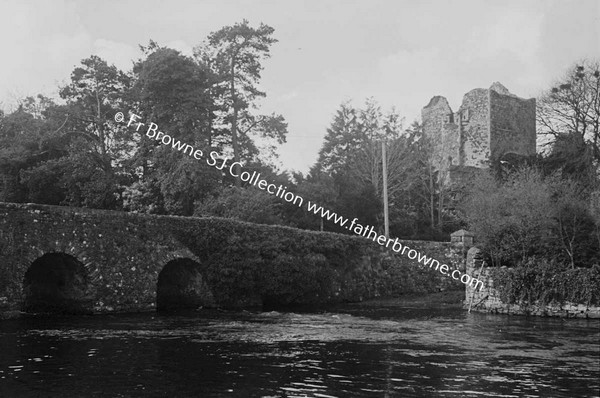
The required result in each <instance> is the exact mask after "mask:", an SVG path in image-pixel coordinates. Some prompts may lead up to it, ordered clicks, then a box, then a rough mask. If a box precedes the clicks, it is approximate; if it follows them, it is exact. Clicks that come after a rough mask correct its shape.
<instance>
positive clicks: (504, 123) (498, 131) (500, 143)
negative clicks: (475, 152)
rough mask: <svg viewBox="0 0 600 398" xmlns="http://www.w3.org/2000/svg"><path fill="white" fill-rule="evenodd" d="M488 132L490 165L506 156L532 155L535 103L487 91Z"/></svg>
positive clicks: (534, 134)
mask: <svg viewBox="0 0 600 398" xmlns="http://www.w3.org/2000/svg"><path fill="white" fill-rule="evenodd" d="M490 131H491V134H490V139H491V141H490V148H491V153H490V156H491V159H492V161H494V160H498V159H500V158H501V157H502V156H503V155H505V154H508V153H512V154H517V155H520V156H524V157H526V156H532V155H535V153H536V131H535V99H534V98H532V99H522V98H518V97H516V96H514V95H504V94H501V93H498V92H496V91H494V90H490Z"/></svg>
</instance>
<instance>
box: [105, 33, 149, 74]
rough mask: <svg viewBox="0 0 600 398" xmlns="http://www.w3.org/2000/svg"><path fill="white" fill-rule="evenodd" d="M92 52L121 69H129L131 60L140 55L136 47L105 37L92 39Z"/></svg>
mask: <svg viewBox="0 0 600 398" xmlns="http://www.w3.org/2000/svg"><path fill="white" fill-rule="evenodd" d="M94 54H96V55H98V56H99V57H100V58H102V59H104V60H105V61H106V62H108V64H109V65H110V64H114V65H115V66H116V67H117V68H119V69H121V70H128V69H131V65H132V63H133V61H134V60H136V59H138V58H140V56H141V53H140V51H139V49H138V48H136V47H134V46H132V45H130V44H126V43H122V42H116V41H112V40H107V39H96V40H95V41H94Z"/></svg>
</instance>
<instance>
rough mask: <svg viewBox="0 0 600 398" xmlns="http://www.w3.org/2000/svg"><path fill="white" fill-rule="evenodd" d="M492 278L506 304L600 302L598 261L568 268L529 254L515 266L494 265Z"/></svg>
mask: <svg viewBox="0 0 600 398" xmlns="http://www.w3.org/2000/svg"><path fill="white" fill-rule="evenodd" d="M492 278H493V279H494V286H495V287H496V289H497V290H498V292H499V293H500V299H501V300H502V301H503V302H505V303H508V304H513V303H516V304H525V305H531V304H536V303H537V304H540V305H545V304H548V303H550V302H558V303H565V302H571V303H575V304H585V305H599V304H600V266H599V265H594V266H593V267H591V268H570V267H567V266H566V265H564V264H560V263H558V262H556V261H547V260H544V259H540V258H531V259H529V260H528V261H527V262H525V263H524V264H522V265H520V266H518V267H514V268H495V269H493V270H492Z"/></svg>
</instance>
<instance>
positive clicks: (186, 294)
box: [156, 257, 215, 311]
mask: <svg viewBox="0 0 600 398" xmlns="http://www.w3.org/2000/svg"><path fill="white" fill-rule="evenodd" d="M214 305H215V302H214V298H213V294H212V291H211V289H210V287H209V286H208V284H207V282H206V274H205V272H204V270H203V268H202V266H201V265H200V263H198V262H197V261H194V260H192V259H191V258H188V257H179V258H175V259H173V260H171V261H169V262H167V263H166V264H165V266H164V267H163V269H162V270H161V271H160V273H159V274H158V281H157V284H156V309H157V310H158V311H172V310H178V309H197V308H200V307H212V306H214Z"/></svg>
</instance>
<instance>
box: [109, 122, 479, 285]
mask: <svg viewBox="0 0 600 398" xmlns="http://www.w3.org/2000/svg"><path fill="white" fill-rule="evenodd" d="M140 118H141V116H138V115H136V114H131V116H130V118H129V122H128V123H127V127H130V126H131V125H134V126H135V127H136V129H135V131H137V132H140V128H141V127H142V126H146V124H145V123H141V122H138V120H139V119H140ZM124 120H125V116H124V114H123V113H121V112H118V113H117V114H116V115H115V121H117V122H123V121H124ZM145 130H146V131H145V135H146V137H148V138H150V139H154V140H156V141H159V142H161V143H162V144H163V145H171V146H172V148H173V149H176V150H178V151H181V152H183V153H184V154H187V155H189V156H192V157H194V158H195V159H196V160H202V159H203V158H204V152H203V151H202V150H201V149H196V148H194V147H193V146H192V145H189V144H186V143H185V142H182V141H180V140H176V139H175V138H173V137H171V136H170V135H168V134H166V133H164V132H162V131H159V130H158V125H157V124H156V123H150V124H148V125H147V128H146V129H145ZM143 131H144V129H142V132H143ZM140 134H141V133H140ZM230 160H231V159H230V158H227V157H222V156H221V155H219V153H218V152H216V151H212V152H210V154H209V156H208V157H207V158H206V163H207V164H208V165H209V166H212V167H215V168H216V169H218V170H224V169H225V170H227V171H228V172H229V174H231V175H232V176H233V177H235V178H239V179H240V180H242V181H243V182H246V183H248V184H250V185H253V186H255V187H257V188H259V189H261V190H263V191H267V192H268V193H270V194H271V195H275V196H277V197H279V198H281V199H283V200H285V201H286V202H288V203H292V204H295V205H297V206H298V207H302V206H303V205H304V198H302V197H301V196H299V195H297V194H295V193H293V192H290V191H287V190H286V189H287V187H284V186H282V185H275V184H271V183H269V182H267V181H266V180H264V179H262V178H261V175H260V173H257V172H256V171H253V172H252V173H250V172H248V171H241V168H242V164H241V163H240V162H232V163H229V164H228V162H229V161H230ZM236 166H238V167H239V168H238V169H237V170H240V172H239V174H238V173H236ZM306 209H307V211H308V212H312V213H313V214H316V215H319V216H320V217H322V218H323V219H326V220H328V221H333V222H334V223H336V224H337V225H339V226H341V227H344V228H346V229H348V230H350V231H352V232H353V233H355V234H356V235H359V236H362V237H365V238H368V239H372V240H373V241H374V242H377V243H379V244H380V245H381V246H385V247H386V248H390V247H391V249H392V250H393V251H394V252H396V253H400V254H401V255H405V256H407V257H408V258H409V259H411V260H417V262H418V263H419V265H422V266H429V268H433V269H435V270H436V271H439V272H441V273H442V274H443V275H446V276H450V277H452V278H453V279H455V280H459V281H461V282H462V283H464V284H465V285H469V286H471V287H473V288H474V289H475V290H481V289H482V288H483V282H482V281H480V280H479V279H476V278H473V277H472V276H470V275H469V274H466V273H462V272H461V271H460V270H458V269H453V270H452V271H451V270H450V267H449V266H448V265H447V264H440V262H439V261H438V260H436V259H434V258H432V257H427V256H426V255H424V254H422V253H420V252H418V251H417V250H415V249H411V248H410V247H409V246H406V245H405V244H402V243H401V242H400V241H399V240H398V238H394V239H392V238H387V237H386V236H385V235H380V234H378V233H377V232H376V231H375V228H373V226H368V225H367V226H363V225H361V224H359V223H358V219H357V218H354V219H353V220H351V221H349V219H348V218H345V217H343V216H340V215H338V214H336V213H334V212H332V211H330V210H327V209H324V208H323V207H322V206H319V205H318V204H316V203H312V202H310V201H307V202H306Z"/></svg>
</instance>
